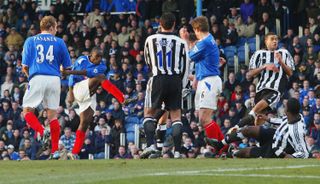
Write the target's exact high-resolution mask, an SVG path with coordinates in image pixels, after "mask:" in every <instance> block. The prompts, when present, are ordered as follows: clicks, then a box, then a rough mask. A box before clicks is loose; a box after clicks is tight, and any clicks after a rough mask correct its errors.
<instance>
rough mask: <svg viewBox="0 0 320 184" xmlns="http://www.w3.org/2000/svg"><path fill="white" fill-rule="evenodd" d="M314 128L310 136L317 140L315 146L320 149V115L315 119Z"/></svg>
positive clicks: (317, 114)
mask: <svg viewBox="0 0 320 184" xmlns="http://www.w3.org/2000/svg"><path fill="white" fill-rule="evenodd" d="M313 123H314V128H313V129H312V130H311V134H310V136H311V137H312V138H313V139H314V140H315V145H316V146H317V147H318V148H320V114H319V113H316V114H314V117H313Z"/></svg>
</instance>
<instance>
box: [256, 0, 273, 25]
mask: <svg viewBox="0 0 320 184" xmlns="http://www.w3.org/2000/svg"><path fill="white" fill-rule="evenodd" d="M272 10H273V8H272V6H271V5H270V3H269V1H268V0H260V2H259V3H258V6H256V7H255V9H254V17H256V18H260V17H262V16H263V13H265V12H268V14H269V15H270V16H273V15H274V14H273V11H272ZM270 18H271V17H270ZM272 18H273V17H272ZM257 21H258V20H257ZM270 31H271V30H270Z"/></svg>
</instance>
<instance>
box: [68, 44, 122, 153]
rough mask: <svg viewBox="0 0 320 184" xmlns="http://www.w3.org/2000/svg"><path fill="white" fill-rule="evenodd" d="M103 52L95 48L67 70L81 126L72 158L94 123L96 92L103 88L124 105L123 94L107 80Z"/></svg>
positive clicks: (70, 94)
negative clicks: (89, 127)
mask: <svg viewBox="0 0 320 184" xmlns="http://www.w3.org/2000/svg"><path fill="white" fill-rule="evenodd" d="M101 57H102V52H101V50H100V49H99V48H93V49H92V51H91V54H90V55H89V56H80V57H79V58H78V59H77V60H76V61H75V63H74V65H73V67H72V70H66V71H64V72H63V74H64V75H70V74H71V75H70V77H69V94H68V102H69V103H72V102H73V101H76V102H77V103H78V104H79V112H80V125H79V127H78V130H77V132H76V141H75V143H74V147H73V150H72V155H71V156H76V155H78V153H79V152H80V150H81V148H82V145H83V142H84V139H85V132H86V130H87V128H88V126H89V124H90V122H92V121H93V115H94V112H95V110H96V105H97V102H96V94H95V92H96V90H97V88H98V87H99V86H101V87H102V88H103V89H104V90H106V91H107V92H109V93H110V94H112V95H113V96H114V97H115V98H116V99H117V100H118V101H119V102H120V103H124V95H123V94H122V92H121V91H120V90H119V89H118V88H117V87H116V86H115V85H113V84H112V83H111V82H110V81H109V80H107V79H106V78H105V75H104V73H105V71H106V66H105V65H104V64H103V63H102V62H101Z"/></svg>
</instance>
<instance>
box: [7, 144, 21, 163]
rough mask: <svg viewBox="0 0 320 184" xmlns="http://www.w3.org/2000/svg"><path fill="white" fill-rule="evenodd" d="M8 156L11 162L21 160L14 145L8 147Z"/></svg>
mask: <svg viewBox="0 0 320 184" xmlns="http://www.w3.org/2000/svg"><path fill="white" fill-rule="evenodd" d="M8 155H9V158H10V160H19V154H18V153H17V152H16V151H15V149H14V146H13V145H12V144H10V145H9V146H8Z"/></svg>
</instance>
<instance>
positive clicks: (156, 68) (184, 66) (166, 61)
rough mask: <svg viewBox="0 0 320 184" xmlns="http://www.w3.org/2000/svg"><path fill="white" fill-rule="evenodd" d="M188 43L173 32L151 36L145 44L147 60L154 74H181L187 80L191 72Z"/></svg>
mask: <svg viewBox="0 0 320 184" xmlns="http://www.w3.org/2000/svg"><path fill="white" fill-rule="evenodd" d="M187 53H188V45H187V43H186V41H184V40H183V39H181V38H179V37H178V36H176V35H174V34H173V33H164V32H160V33H157V34H154V35H151V36H149V37H148V38H147V39H146V42H145V46H144V57H145V61H146V63H147V64H148V66H149V67H150V69H151V72H152V75H153V76H157V75H181V76H182V77H183V78H184V80H186V78H187V76H188V74H189V58H188V55H187Z"/></svg>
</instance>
